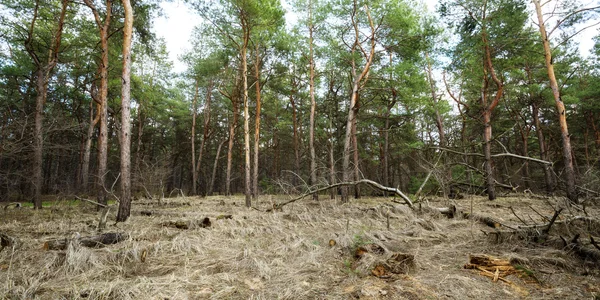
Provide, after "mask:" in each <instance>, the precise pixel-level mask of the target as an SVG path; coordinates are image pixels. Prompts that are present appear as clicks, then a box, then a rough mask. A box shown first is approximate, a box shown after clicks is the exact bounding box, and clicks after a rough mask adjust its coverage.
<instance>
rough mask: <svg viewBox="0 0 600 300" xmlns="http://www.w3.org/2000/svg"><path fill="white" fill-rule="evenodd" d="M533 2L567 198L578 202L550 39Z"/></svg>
mask: <svg viewBox="0 0 600 300" xmlns="http://www.w3.org/2000/svg"><path fill="white" fill-rule="evenodd" d="M533 3H534V4H535V11H536V13H537V17H538V26H539V28H540V34H541V37H542V44H543V46H544V57H545V60H546V69H547V71H548V78H549V80H550V88H551V89H552V94H553V95H554V103H555V104H556V111H557V113H558V124H559V126H560V135H561V138H562V154H563V161H564V165H565V181H566V185H567V198H569V200H571V201H572V202H578V199H577V190H576V188H575V169H574V168H573V155H572V153H571V151H572V150H571V138H570V137H569V128H568V126H567V113H566V110H565V104H564V103H563V101H562V99H561V97H560V91H559V89H558V83H557V82H556V76H555V74H554V65H553V64H552V50H550V41H549V40H548V34H547V33H546V26H545V25H544V17H543V14H542V6H541V4H540V1H539V0H533Z"/></svg>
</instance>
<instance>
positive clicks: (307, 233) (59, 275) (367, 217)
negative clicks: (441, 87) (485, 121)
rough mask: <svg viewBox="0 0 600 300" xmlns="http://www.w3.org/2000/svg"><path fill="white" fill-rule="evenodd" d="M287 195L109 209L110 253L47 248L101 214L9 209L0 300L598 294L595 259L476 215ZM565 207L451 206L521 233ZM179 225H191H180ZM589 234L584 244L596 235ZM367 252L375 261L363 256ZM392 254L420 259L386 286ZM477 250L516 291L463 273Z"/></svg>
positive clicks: (537, 202) (68, 204)
mask: <svg viewBox="0 0 600 300" xmlns="http://www.w3.org/2000/svg"><path fill="white" fill-rule="evenodd" d="M288 198H289V197H288V196H283V195H282V196H268V195H267V196H262V197H261V198H260V199H259V200H260V201H259V202H258V204H257V205H256V207H257V208H258V209H261V210H263V211H259V210H257V209H247V208H246V207H244V206H243V204H244V200H243V197H242V196H234V197H224V196H214V197H206V198H200V197H179V198H170V199H164V200H163V201H162V202H161V203H158V202H157V201H148V200H144V201H142V200H139V201H134V203H133V208H132V216H131V217H130V219H129V220H128V221H127V222H125V223H119V224H114V221H112V220H114V218H115V216H114V212H115V211H116V209H114V207H113V209H111V211H110V215H109V222H108V224H107V228H106V229H105V231H104V232H126V233H128V234H129V236H130V237H129V238H128V239H127V240H125V241H122V242H120V243H117V244H113V245H108V246H106V247H103V248H86V247H83V246H81V245H78V244H77V243H70V245H69V246H68V247H67V249H66V250H44V247H43V245H44V242H45V241H48V240H51V239H61V238H72V237H73V236H75V235H77V234H78V235H80V236H88V235H96V234H98V232H97V230H96V226H97V223H98V220H99V218H100V217H99V213H98V212H96V209H95V207H94V205H92V204H88V203H83V202H79V201H77V202H73V201H55V202H53V203H52V204H51V205H50V207H47V208H44V209H43V210H41V211H33V210H32V209H30V208H21V209H12V208H9V209H6V210H3V211H1V212H0V233H3V234H5V235H8V236H11V237H14V238H17V239H18V245H17V246H16V247H10V246H7V247H4V249H3V250H2V251H0V298H1V299H32V298H35V299H494V298H495V299H524V298H526V299H598V298H599V297H600V266H599V265H598V262H595V263H594V262H586V261H585V260H584V259H582V258H581V257H578V256H577V255H575V254H574V253H573V252H571V251H568V249H557V248H556V247H551V246H548V245H544V244H540V243H534V242H533V241H529V240H527V239H522V238H519V237H518V236H514V237H513V238H508V239H506V238H505V239H504V241H501V242H500V243H498V242H497V241H496V240H495V239H494V238H492V237H493V236H495V235H493V234H491V233H490V232H493V231H495V230H497V229H494V228H490V227H488V226H486V225H484V224H481V223H479V222H477V221H475V220H473V219H465V218H461V217H458V218H452V219H449V218H446V217H445V216H443V215H441V214H439V213H437V212H435V211H433V210H430V209H426V208H425V206H421V209H419V208H418V207H419V205H417V209H415V210H411V209H409V208H408V207H406V206H405V205H402V204H398V203H394V202H392V201H391V198H363V199H359V200H352V201H351V203H349V204H344V205H341V204H339V203H336V202H334V201H333V200H329V199H327V198H328V197H327V196H321V198H322V199H323V200H322V201H320V202H315V201H312V200H308V198H307V199H305V200H301V201H298V202H295V203H292V204H290V205H287V206H284V207H283V209H282V211H275V212H265V211H264V210H266V209H267V208H269V207H272V205H273V203H276V202H282V201H283V200H286V199H288ZM427 202H428V203H429V205H430V206H431V207H447V206H448V205H449V204H450V203H449V200H447V199H429V200H428V201H427ZM557 202H560V199H558V198H550V199H539V198H534V197H531V196H530V195H523V194H513V195H509V196H504V197H500V198H498V199H497V200H496V201H488V200H487V199H486V198H483V197H480V196H467V197H466V198H465V199H461V200H456V201H454V203H455V204H456V206H457V207H458V208H459V209H460V210H463V211H471V210H472V212H473V213H474V214H478V215H483V216H489V217H492V218H494V219H496V220H499V221H501V222H502V223H503V224H511V225H514V226H516V225H519V224H522V222H521V221H520V220H519V219H518V218H517V217H516V216H519V217H520V218H522V219H523V220H524V221H525V222H530V224H533V223H534V221H535V222H536V223H538V224H543V223H546V221H545V220H544V219H543V218H542V217H541V216H540V215H538V214H537V213H535V212H534V211H533V210H532V207H533V208H534V209H535V210H536V211H537V212H539V213H540V214H542V215H545V216H548V217H551V216H552V214H553V213H554V210H553V208H552V206H551V204H556V203H557ZM598 204H599V203H598V201H596V206H588V207H587V208H586V211H587V213H588V215H589V216H591V217H592V218H594V219H595V220H598V218H599V217H600V207H599V205H598ZM423 205H425V203H423ZM511 207H512V208H513V210H514V211H515V214H513V213H512V212H511V209H510V208H511ZM570 213H572V214H573V215H579V214H581V213H582V212H578V211H570V212H567V210H566V211H565V212H563V213H562V214H561V218H559V221H561V220H563V221H564V220H565V219H566V218H568V217H569V214H570ZM148 214H150V215H148ZM229 216H231V217H230V218H229ZM205 217H208V218H209V219H210V221H211V226H210V227H207V228H203V227H202V225H201V223H200V222H196V221H199V220H203V219H204V218H205ZM186 222H187V223H186ZM177 224H187V225H189V226H188V229H183V228H176V226H177ZM388 224H389V225H388ZM584 225H585V224H583V225H582V224H575V222H573V223H571V224H569V225H568V226H567V225H566V224H562V225H560V224H556V225H554V226H553V228H552V231H553V232H554V234H555V236H559V235H562V236H564V237H566V238H569V237H571V236H572V235H573V234H575V233H576V232H577V231H578V230H584V231H586V232H587V233H588V234H591V235H593V236H600V228H594V226H589V224H587V225H586V226H584ZM388 226H389V228H388ZM179 227H182V226H179ZM584 227H585V228H584ZM500 229H502V230H504V229H503V228H500ZM583 237H585V238H586V239H585V240H586V241H587V240H589V239H588V238H587V237H588V235H582V238H583ZM330 240H334V241H335V245H332V244H333V242H330ZM373 244H374V245H376V246H373ZM588 246H589V245H588ZM361 248H362V249H364V250H366V253H360V258H357V257H358V256H357V255H359V254H358V253H357V249H361ZM363 252H364V251H363ZM397 253H402V254H408V255H409V257H412V256H414V263H409V264H408V265H406V268H403V270H402V272H397V273H393V272H387V273H385V274H384V276H381V278H379V277H376V276H374V275H373V273H372V270H373V269H374V267H375V266H376V265H377V264H381V262H385V261H386V260H388V259H389V258H390V257H392V256H393V255H394V254H397ZM478 254H485V255H492V256H495V257H498V258H503V259H508V260H510V261H511V263H512V264H513V265H514V266H516V268H517V269H518V270H519V272H518V273H515V274H512V275H509V276H507V277H506V278H505V279H506V280H507V281H509V283H507V282H504V281H502V280H498V281H496V282H494V281H493V280H492V278H490V277H486V276H483V275H481V274H480V272H478V271H476V270H470V269H464V268H463V266H464V265H465V264H466V263H468V262H469V255H478ZM411 255H412V256H411ZM388 261H389V260H388ZM492 277H493V276H492Z"/></svg>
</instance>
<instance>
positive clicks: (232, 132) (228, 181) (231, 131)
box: [225, 95, 239, 196]
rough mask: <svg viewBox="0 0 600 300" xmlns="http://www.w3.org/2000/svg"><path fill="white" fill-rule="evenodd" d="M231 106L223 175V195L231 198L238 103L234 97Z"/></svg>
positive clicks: (234, 96)
mask: <svg viewBox="0 0 600 300" xmlns="http://www.w3.org/2000/svg"><path fill="white" fill-rule="evenodd" d="M231 102H232V106H233V121H232V122H230V123H229V138H228V148H227V172H226V175H225V177H226V178H225V195H227V196H231V169H232V167H233V151H234V149H233V142H234V140H235V128H236V127H237V122H238V111H239V103H238V99H237V96H236V95H233V97H232V98H231Z"/></svg>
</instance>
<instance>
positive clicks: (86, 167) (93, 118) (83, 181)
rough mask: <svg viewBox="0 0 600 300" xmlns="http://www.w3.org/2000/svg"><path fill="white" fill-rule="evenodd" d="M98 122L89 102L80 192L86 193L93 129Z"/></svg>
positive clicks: (98, 118) (98, 117)
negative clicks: (88, 119)
mask: <svg viewBox="0 0 600 300" xmlns="http://www.w3.org/2000/svg"><path fill="white" fill-rule="evenodd" d="M98 120H100V115H99V114H97V113H94V102H93V101H91V102H90V122H89V124H88V130H87V134H86V138H85V148H84V150H83V162H82V165H81V187H82V191H86V192H87V191H88V180H89V172H90V171H89V170H90V156H91V152H92V136H93V135H94V128H95V127H96V124H98Z"/></svg>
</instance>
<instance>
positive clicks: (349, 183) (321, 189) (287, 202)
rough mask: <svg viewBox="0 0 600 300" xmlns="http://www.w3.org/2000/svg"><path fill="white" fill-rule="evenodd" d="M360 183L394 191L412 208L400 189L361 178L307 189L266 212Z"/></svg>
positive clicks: (408, 199)
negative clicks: (337, 188) (314, 195)
mask: <svg viewBox="0 0 600 300" xmlns="http://www.w3.org/2000/svg"><path fill="white" fill-rule="evenodd" d="M361 183H362V184H366V185H369V186H371V187H374V188H376V189H379V190H382V191H384V192H390V193H394V194H396V195H398V196H399V197H400V198H402V199H403V200H404V204H406V205H408V207H410V208H414V205H413V202H412V201H411V200H410V198H408V196H406V195H405V194H404V193H402V191H400V190H399V189H397V188H392V187H387V186H383V185H381V184H379V183H377V182H375V181H373V180H369V179H361V180H358V181H352V182H339V183H335V184H331V185H328V186H325V187H322V188H318V189H316V190H313V191H309V192H307V193H304V194H302V195H300V196H298V197H296V198H293V199H290V200H288V201H285V202H282V203H279V204H275V205H273V208H269V209H267V212H270V211H273V210H276V209H280V208H281V207H283V206H285V205H288V204H290V203H294V202H296V201H298V200H302V199H304V198H306V197H308V196H311V195H313V194H316V193H320V192H322V191H326V190H329V189H332V188H336V187H340V186H355V185H357V184H361Z"/></svg>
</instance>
